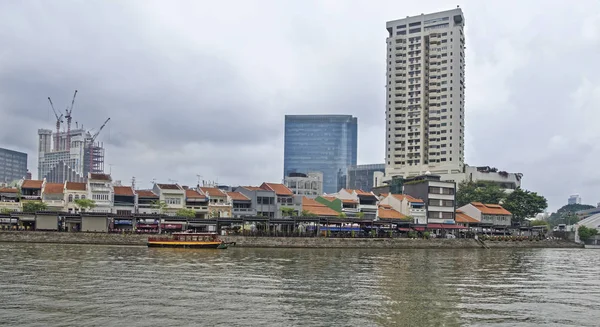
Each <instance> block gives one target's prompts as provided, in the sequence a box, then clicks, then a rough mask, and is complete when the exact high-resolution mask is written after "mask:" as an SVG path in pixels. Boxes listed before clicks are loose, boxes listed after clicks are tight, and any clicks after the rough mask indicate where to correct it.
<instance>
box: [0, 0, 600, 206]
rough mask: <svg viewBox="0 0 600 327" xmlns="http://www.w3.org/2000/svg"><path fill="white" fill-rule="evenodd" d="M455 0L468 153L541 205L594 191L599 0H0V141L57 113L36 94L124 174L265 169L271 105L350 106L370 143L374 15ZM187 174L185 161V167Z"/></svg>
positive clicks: (301, 110) (379, 136) (191, 177)
mask: <svg viewBox="0 0 600 327" xmlns="http://www.w3.org/2000/svg"><path fill="white" fill-rule="evenodd" d="M456 5H460V7H461V8H462V10H463V12H464V15H465V21H466V27H465V32H466V86H467V88H466V102H465V103H466V109H465V119H466V150H465V152H466V156H465V157H466V158H465V160H466V162H467V164H469V165H472V166H480V165H481V166H483V165H485V166H493V167H497V168H499V169H500V170H505V171H509V172H520V173H523V174H524V177H523V181H522V182H523V184H522V187H523V188H525V189H528V190H532V191H536V192H538V193H540V194H542V195H544V196H545V197H546V198H548V200H549V204H550V207H549V210H556V209H557V208H559V207H561V206H562V205H564V204H566V202H567V198H568V196H569V195H570V194H573V193H579V194H580V195H581V197H582V198H583V202H584V203H588V204H596V203H598V202H600V170H599V169H598V167H599V165H598V164H599V163H600V128H599V127H600V64H599V62H598V53H600V2H598V1H591V0H590V1H586V0H579V1H567V0H565V1H550V0H548V1H541V0H539V1H480V0H474V1H454V2H448V1H411V2H410V1H387V0H378V1H366V0H365V1H350V0H340V1H333V0H332V1H312V0H305V1H286V0H279V1H270V0H256V1H227V2H222V1H133V0H128V1H108V0H105V1H94V0H88V1H66V0H65V1H30V0H23V1H2V2H0V40H1V41H2V46H0V147H5V148H10V149H14V150H19V151H24V152H27V153H28V154H29V169H30V170H31V171H32V172H33V173H34V177H35V175H36V174H37V143H38V142H37V129H38V128H50V129H53V128H54V116H53V114H52V113H51V111H50V110H51V109H50V106H49V104H48V101H47V97H48V96H50V97H52V99H53V102H54V105H55V106H56V107H57V109H60V110H63V111H64V108H66V107H67V105H68V104H69V103H70V101H71V97H72V94H73V91H74V90H75V89H77V90H78V95H77V100H76V103H75V107H74V109H73V117H74V118H73V121H74V122H75V121H77V122H78V123H79V124H84V126H85V127H86V128H89V129H91V128H93V129H94V130H97V129H98V128H99V127H100V125H101V124H102V123H103V121H104V120H105V119H106V118H108V117H110V118H111V120H110V122H109V123H108V124H107V126H106V128H105V129H104V130H103V131H102V133H101V134H100V136H99V138H98V140H99V141H102V142H104V145H105V148H106V170H107V172H109V171H110V172H111V173H112V175H113V178H114V179H116V180H122V182H123V184H130V181H131V179H132V177H133V176H135V178H136V181H137V182H136V185H137V187H138V188H149V187H151V184H152V182H153V181H154V180H155V181H157V182H169V181H177V182H178V183H180V184H183V185H195V184H196V183H197V181H198V180H199V179H200V180H212V181H218V183H220V184H228V185H259V184H261V183H262V182H263V181H269V182H280V181H281V179H282V175H283V130H284V115H286V114H351V115H354V116H356V117H358V124H359V134H358V138H359V149H358V161H359V164H367V163H383V162H384V155H385V62H386V61H385V59H386V53H385V50H386V44H385V38H386V35H387V31H386V29H385V23H386V21H390V20H395V19H400V18H403V17H406V16H413V15H419V14H421V13H430V12H435V11H441V10H448V9H452V8H455V7H456ZM198 176H200V177H198Z"/></svg>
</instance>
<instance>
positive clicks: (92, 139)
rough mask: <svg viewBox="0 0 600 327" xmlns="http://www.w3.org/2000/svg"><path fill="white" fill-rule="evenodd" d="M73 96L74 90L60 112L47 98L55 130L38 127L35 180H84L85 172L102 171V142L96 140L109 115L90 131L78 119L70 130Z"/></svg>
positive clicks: (73, 104) (55, 181) (99, 172)
mask: <svg viewBox="0 0 600 327" xmlns="http://www.w3.org/2000/svg"><path fill="white" fill-rule="evenodd" d="M76 97H77V90H75V93H74V94H73V100H72V101H71V104H70V106H68V107H67V108H66V109H65V112H64V113H60V112H59V111H57V110H56V109H55V108H54V104H53V103H52V99H51V98H50V97H48V102H49V103H50V107H51V108H52V112H53V114H54V116H55V118H56V129H55V130H54V131H53V130H51V129H38V137H39V143H38V179H44V178H45V179H46V181H47V182H51V183H64V182H65V181H68V182H85V181H86V179H87V176H88V173H92V174H102V173H104V144H103V143H102V142H97V141H96V139H97V138H98V135H100V132H102V130H103V129H104V127H105V126H106V124H107V123H108V122H109V121H110V118H107V119H106V120H105V121H104V123H103V124H102V125H100V127H99V128H98V129H97V130H96V131H95V132H93V133H92V131H88V130H86V129H84V128H83V124H81V126H80V125H79V123H78V122H75V126H73V127H74V128H73V129H71V127H72V121H73V116H72V113H73V108H74V107H75V99H76ZM61 128H62V129H61Z"/></svg>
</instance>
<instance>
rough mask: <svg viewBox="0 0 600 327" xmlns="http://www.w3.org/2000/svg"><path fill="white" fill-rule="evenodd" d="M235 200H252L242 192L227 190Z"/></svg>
mask: <svg viewBox="0 0 600 327" xmlns="http://www.w3.org/2000/svg"><path fill="white" fill-rule="evenodd" d="M227 194H228V195H229V197H230V198H231V200H233V201H250V199H249V198H248V197H247V196H245V195H244V194H242V193H240V192H227Z"/></svg>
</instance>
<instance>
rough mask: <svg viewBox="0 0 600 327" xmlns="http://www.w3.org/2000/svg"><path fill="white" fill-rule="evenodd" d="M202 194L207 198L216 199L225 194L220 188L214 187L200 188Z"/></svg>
mask: <svg viewBox="0 0 600 327" xmlns="http://www.w3.org/2000/svg"><path fill="white" fill-rule="evenodd" d="M200 190H202V193H204V194H207V195H208V196H216V197H225V196H227V194H225V193H224V192H223V191H222V190H221V189H220V188H216V187H201V188H200Z"/></svg>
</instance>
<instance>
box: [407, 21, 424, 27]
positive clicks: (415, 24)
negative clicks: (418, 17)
mask: <svg viewBox="0 0 600 327" xmlns="http://www.w3.org/2000/svg"><path fill="white" fill-rule="evenodd" d="M420 25H421V22H414V23H410V24H408V26H409V27H413V26H420Z"/></svg>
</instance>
